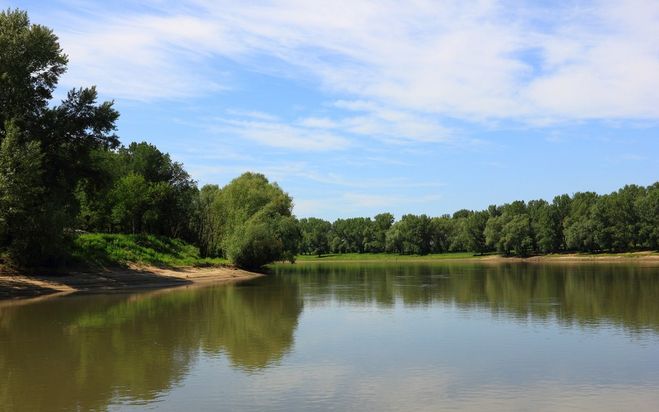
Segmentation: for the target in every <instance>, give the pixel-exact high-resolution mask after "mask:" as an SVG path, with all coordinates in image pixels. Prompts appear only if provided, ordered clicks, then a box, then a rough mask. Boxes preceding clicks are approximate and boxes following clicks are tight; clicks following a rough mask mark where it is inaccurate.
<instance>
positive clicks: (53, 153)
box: [0, 10, 119, 265]
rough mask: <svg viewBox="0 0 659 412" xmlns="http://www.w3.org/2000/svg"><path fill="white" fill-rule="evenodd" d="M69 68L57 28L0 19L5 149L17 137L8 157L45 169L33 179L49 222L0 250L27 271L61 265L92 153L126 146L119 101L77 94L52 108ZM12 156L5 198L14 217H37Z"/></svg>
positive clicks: (18, 14) (21, 16)
mask: <svg viewBox="0 0 659 412" xmlns="http://www.w3.org/2000/svg"><path fill="white" fill-rule="evenodd" d="M66 64H67V57H66V55H65V54H64V53H63V52H62V49H61V48H60V46H59V43H58V39H57V36H55V35H54V34H53V32H52V31H51V30H50V29H47V28H45V27H43V26H40V25H33V24H31V23H30V20H29V18H28V16H27V13H25V12H23V11H19V10H7V11H3V12H0V143H3V141H4V140H5V139H7V138H11V139H15V140H14V141H12V142H10V144H8V145H6V146H5V149H4V150H5V151H6V150H8V148H7V147H8V146H9V147H15V148H16V149H15V150H18V151H25V153H26V154H28V153H29V154H30V155H35V154H36V153H37V151H38V152H39V156H38V157H39V162H34V163H33V164H31V165H29V168H28V170H27V171H26V172H25V173H29V174H30V175H32V176H39V181H40V184H41V186H40V187H41V189H42V191H41V194H40V199H41V202H40V207H41V212H40V213H41V214H40V216H41V217H40V218H38V219H35V220H34V222H33V223H34V224H35V225H37V227H36V229H35V230H29V231H27V230H26V231H25V232H24V233H23V234H22V235H21V236H22V240H21V241H20V242H19V241H18V237H16V236H4V237H3V240H2V242H3V243H2V244H0V248H2V249H5V250H7V251H8V252H9V253H10V258H11V259H12V260H14V261H16V262H18V263H21V264H26V265H37V264H54V263H57V261H58V259H57V256H55V254H54V253H52V252H53V251H54V250H55V249H57V247H56V245H62V244H63V243H64V229H65V228H66V227H71V226H72V223H73V219H74V217H75V215H76V213H77V211H78V203H77V200H76V196H75V192H76V187H77V185H78V183H79V182H80V181H81V180H82V179H83V178H84V177H85V176H88V175H90V173H92V169H93V168H92V167H90V165H91V164H92V162H91V160H90V154H91V153H92V152H93V150H94V149H98V148H108V147H114V146H116V145H117V144H118V140H117V137H116V136H115V135H114V134H113V133H112V132H113V130H114V128H115V121H116V119H117V117H118V116H119V114H118V113H117V112H116V111H115V110H114V109H113V108H112V103H111V102H105V103H101V104H97V103H96V100H97V93H96V89H95V88H93V87H91V88H81V89H76V90H72V91H70V92H69V93H68V95H67V97H66V98H65V99H64V101H62V102H61V103H60V104H59V105H49V103H50V99H51V98H52V92H53V90H54V89H55V87H56V85H57V81H58V79H59V76H60V75H61V74H62V73H64V71H65V70H66ZM10 134H14V135H20V136H19V137H11V136H9V135H10ZM8 156H9V157H8ZM35 156H36V155H35ZM10 157H11V156H10V155H9V154H7V153H5V157H4V162H5V167H3V172H2V173H3V174H4V175H3V176H2V180H3V181H4V184H3V187H2V189H1V190H2V193H0V197H3V198H5V199H13V200H12V202H13V204H14V206H15V209H13V210H19V209H21V210H29V209H30V208H31V207H32V205H31V204H29V202H32V200H31V199H32V197H30V196H23V195H22V194H21V193H15V192H14V191H15V190H17V189H16V188H18V187H21V185H22V183H21V180H23V179H25V176H23V175H19V174H11V173H9V172H8V171H9V170H14V169H17V168H18V169H20V167H18V165H17V164H16V162H15V160H16V159H14V160H12V159H10ZM21 202H27V203H24V204H22V203H21ZM10 213H11V212H10V210H9V209H7V208H3V209H1V210H0V219H1V220H4V221H7V220H8V219H10V218H11V216H10ZM28 245H29V246H28ZM26 248H29V250H28V249H26ZM25 256H30V259H29V261H26V259H25Z"/></svg>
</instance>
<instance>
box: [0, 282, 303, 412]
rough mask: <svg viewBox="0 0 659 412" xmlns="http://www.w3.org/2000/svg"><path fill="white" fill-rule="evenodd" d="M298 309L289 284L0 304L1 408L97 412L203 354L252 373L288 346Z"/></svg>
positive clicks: (173, 377)
mask: <svg viewBox="0 0 659 412" xmlns="http://www.w3.org/2000/svg"><path fill="white" fill-rule="evenodd" d="M301 311H302V302H301V300H300V299H299V296H298V292H297V290H296V288H295V285H291V287H289V288H286V289H285V290H278V291H276V293H273V291H270V290H268V289H264V288H252V287H249V286H248V285H247V286H242V287H236V286H222V287H212V288H204V289H195V288H190V289H186V290H180V289H178V290H176V291H160V292H154V293H144V294H136V295H131V296H119V295H110V296H81V297H73V298H65V299H55V300H46V301H43V302H39V303H35V304H30V305H14V306H5V307H0V345H1V348H2V350H1V351H0V382H1V383H2V384H1V385H0V388H1V389H0V405H2V406H3V407H5V408H7V410H14V411H16V410H76V409H80V410H98V409H101V410H103V409H105V407H106V406H107V403H108V401H109V400H110V399H112V398H124V399H133V400H135V399H137V400H142V401H147V402H148V401H150V400H154V399H156V398H157V397H158V396H159V394H161V393H163V392H164V391H166V390H168V389H170V388H171V387H172V386H174V385H176V384H177V383H178V382H180V380H181V379H182V377H184V376H185V375H186V374H187V373H188V371H189V368H190V365H191V364H192V363H193V362H194V361H195V360H196V359H197V358H198V357H199V356H200V353H203V354H204V355H219V354H224V355H226V356H227V357H228V358H229V359H230V360H231V364H232V365H233V366H234V367H236V368H241V369H243V370H245V371H248V372H249V371H254V370H257V369H259V368H263V367H265V366H266V365H268V364H271V363H273V362H276V361H278V360H279V359H281V358H282V356H284V355H285V354H286V352H287V351H289V350H290V348H291V345H292V344H293V332H294V330H295V327H296V325H297V319H298V316H299V315H300V313H301Z"/></svg>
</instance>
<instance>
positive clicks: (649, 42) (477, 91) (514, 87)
mask: <svg viewBox="0 0 659 412" xmlns="http://www.w3.org/2000/svg"><path fill="white" fill-rule="evenodd" d="M584 4H585V5H586V6H585V7H581V8H574V7H572V8H570V7H564V8H561V7H560V6H557V5H555V4H552V5H550V6H537V5H534V3H533V2H528V3H526V4H524V3H517V2H514V3H510V2H505V1H494V0H483V1H474V2H464V1H457V0H455V1H453V0H450V1H441V2H436V1H425V0H417V1H413V2H398V1H386V0H385V1H382V0H378V1H375V0H372V1H358V2H355V1H347V0H345V1H340V0H337V1H332V2H327V1H307V0H305V1H302V0H274V1H263V2H258V3H245V2H217V1H207V0H189V1H184V2H180V3H179V2H176V3H171V4H169V3H168V4H165V3H163V2H160V1H157V2H151V3H150V5H151V8H150V9H148V10H151V11H150V12H145V11H143V10H142V11H140V12H132V13H130V12H124V13H121V15H119V14H118V13H115V14H114V15H113V14H110V15H99V16H96V17H97V18H96V19H94V20H93V21H90V22H86V23H85V22H82V21H71V22H70V24H69V25H68V26H67V27H66V28H64V30H61V29H59V30H58V33H59V34H60V36H61V38H62V43H63V46H64V47H65V49H66V51H67V52H68V53H69V54H70V55H71V66H70V67H71V72H70V73H69V75H68V77H67V79H66V80H67V83H68V84H71V85H73V84H75V85H78V84H81V83H82V84H85V83H99V85H100V86H101V87H102V89H103V90H104V91H107V92H109V93H110V94H113V95H116V96H117V97H126V98H132V99H157V98H184V97H188V96H193V95H198V94H204V93H208V92H209V91H216V90H222V89H225V88H230V87H232V86H233V85H232V82H231V75H230V74H231V73H230V72H229V70H228V69H227V68H226V67H225V66H224V65H222V63H221V60H217V59H218V58H219V59H230V60H232V61H234V62H237V63H239V64H241V65H243V66H244V67H247V68H248V69H250V70H260V71H265V72H269V73H272V74H275V75H283V76H290V77H292V78H296V77H303V78H306V79H309V78H311V79H315V80H316V81H317V82H318V85H319V86H320V87H322V88H325V89H327V90H330V91H332V92H333V93H334V94H336V93H339V94H341V95H344V96H347V97H348V98H349V99H354V100H360V99H361V100H363V101H365V102H369V103H367V105H368V104H374V106H373V107H374V108H375V109H373V110H368V111H367V113H368V115H367V116H361V117H359V116H357V117H354V118H352V119H351V122H352V123H351V124H348V125H347V126H345V124H344V127H348V129H349V130H350V131H352V132H354V133H364V134H384V131H389V132H390V134H391V135H396V136H400V135H404V136H408V137H409V138H411V139H413V140H423V141H425V140H437V139H439V140H441V139H443V138H445V133H444V132H445V130H442V127H441V126H439V125H437V124H433V122H432V121H429V120H428V119H427V118H426V116H429V115H441V116H450V117H456V118H460V119H467V120H476V121H479V120H487V119H516V120H520V121H524V122H526V121H529V122H536V124H537V122H539V121H542V122H547V121H552V122H556V121H566V120H567V121H571V120H581V119H653V120H657V119H659V94H658V93H656V90H659V42H657V39H658V38H659V3H657V2H656V1H652V0H635V1H632V2H613V1H593V2H585V3H584ZM154 10H156V11H154ZM264 58H265V59H267V61H268V62H269V63H272V64H263V61H264V60H263V59H264ZM371 102H374V103H371ZM346 108H347V106H346ZM352 108H353V109H355V108H356V107H355V106H354V103H353V107H352ZM384 108H387V109H384ZM389 108H390V109H391V110H392V112H391V113H388V112H387V111H386V110H388V109H389ZM360 110H364V107H362V108H361V109H360ZM374 110H375V111H374ZM401 114H402V115H401ZM419 119H421V120H422V121H421V122H417V120H419ZM319 120H320V119H315V122H316V123H315V124H314V123H313V122H314V120H313V119H307V120H306V124H303V126H305V127H321V128H329V127H331V126H332V125H331V124H330V123H325V124H321V123H322V122H321V123H318V121H319ZM331 121H336V119H332V120H331ZM346 122H347V121H346ZM252 126H255V127H256V129H261V130H260V131H259V132H258V133H256V138H257V139H258V140H264V141H268V140H270V139H271V137H270V133H271V132H272V131H273V129H272V128H270V127H264V125H252ZM270 126H272V125H270ZM264 129H265V130H264ZM286 132H287V133H288V134H289V135H293V136H297V137H294V138H292V141H298V140H302V141H304V140H307V139H306V138H305V137H303V136H299V135H298V134H296V133H294V132H293V131H291V130H286ZM296 132H297V131H296ZM325 140H328V141H329V140H331V138H329V137H326V138H325Z"/></svg>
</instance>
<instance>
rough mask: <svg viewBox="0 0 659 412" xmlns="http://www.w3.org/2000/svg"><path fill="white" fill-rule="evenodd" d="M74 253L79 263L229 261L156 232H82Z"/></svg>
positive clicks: (213, 263) (164, 264) (170, 264)
mask: <svg viewBox="0 0 659 412" xmlns="http://www.w3.org/2000/svg"><path fill="white" fill-rule="evenodd" d="M72 255H73V258H74V260H75V263H76V264H79V265H83V266H91V267H107V266H125V265H128V264H138V265H151V266H160V267H185V266H196V267H200V266H216V265H224V264H227V263H228V261H227V260H226V259H219V258H213V259H209V258H202V257H201V256H200V255H199V249H198V248H197V247H196V246H193V245H191V244H189V243H186V242H184V241H182V240H179V239H170V238H166V237H160V236H153V235H122V234H101V233H89V234H82V235H80V236H78V237H77V238H76V239H75V241H74V245H73V251H72Z"/></svg>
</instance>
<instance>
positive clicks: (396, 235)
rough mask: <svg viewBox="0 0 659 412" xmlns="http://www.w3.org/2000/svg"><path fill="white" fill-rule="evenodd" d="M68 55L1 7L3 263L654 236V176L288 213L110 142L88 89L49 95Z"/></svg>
mask: <svg viewBox="0 0 659 412" xmlns="http://www.w3.org/2000/svg"><path fill="white" fill-rule="evenodd" d="M67 63H68V58H67V56H66V55H65V54H64V52H63V50H62V49H61V47H60V45H59V43H58V39H57V36H56V35H55V34H54V33H53V32H52V31H51V30H50V29H48V28H46V27H43V26H40V25H36V24H31V23H30V21H29V18H28V16H27V13H25V12H23V11H19V10H7V11H3V12H1V13H0V126H1V127H0V257H1V258H2V260H4V261H5V262H8V263H11V264H14V265H18V266H57V265H62V264H66V263H67V262H68V259H69V258H70V256H71V252H70V249H71V245H72V242H73V239H75V238H76V236H78V235H79V234H80V233H85V232H100V233H130V234H148V235H157V236H163V237H171V238H178V239H182V240H185V241H187V242H190V243H193V244H194V245H196V246H197V247H198V248H199V250H200V252H201V254H202V255H203V256H206V257H216V256H222V257H226V258H228V259H229V260H230V261H232V262H233V263H234V264H236V265H238V266H242V267H248V268H250V267H259V266H262V265H264V264H267V263H269V262H273V261H277V260H284V259H287V260H293V259H294V257H295V255H296V254H297V253H298V252H302V253H306V254H318V255H320V254H324V253H349V252H355V253H363V252H371V253H372V252H376V253H377V252H390V253H400V254H421V255H423V254H428V253H443V252H453V251H470V252H475V253H478V254H482V253H485V252H494V251H496V252H499V253H502V254H506V255H520V256H526V255H529V254H536V253H550V252H563V251H583V252H596V251H616V252H619V251H630V250H640V249H655V250H656V249H657V247H658V245H659V183H655V184H654V185H652V186H649V187H640V186H635V185H629V186H625V187H624V188H622V189H620V190H619V191H617V192H614V193H611V194H608V195H603V196H600V195H597V194H595V193H592V192H585V193H576V194H574V195H573V196H569V195H561V196H557V197H555V198H554V199H553V201H552V202H551V203H549V202H547V201H544V200H534V201H530V202H523V201H515V202H513V203H510V204H505V205H502V206H490V207H489V208H488V209H487V210H483V211H469V210H460V211H458V212H456V213H454V214H453V215H450V216H449V215H444V216H441V217H428V216H426V215H418V216H417V215H411V214H409V215H404V216H402V218H401V219H400V220H399V221H395V220H394V216H393V215H392V214H390V213H382V214H379V215H377V216H375V217H374V218H373V219H371V218H351V219H338V220H336V221H335V222H333V223H330V222H328V221H324V220H322V219H316V218H305V219H301V220H299V221H298V220H297V219H296V218H295V217H294V216H293V214H292V209H293V201H292V199H291V197H290V196H289V195H288V194H286V193H285V192H284V191H283V190H282V189H281V188H280V187H279V186H278V185H277V184H275V183H271V182H269V181H268V179H267V178H266V177H265V176H263V175H261V174H255V173H245V174H243V175H242V176H240V177H238V178H236V179H234V180H233V181H231V182H230V183H229V184H227V185H226V186H224V187H220V186H218V185H206V186H204V187H202V188H200V189H199V188H198V187H197V183H196V182H195V181H194V180H192V178H191V177H190V175H189V174H188V173H187V172H186V171H185V169H184V167H183V165H181V164H180V163H177V162H175V161H173V160H172V159H171V158H170V156H169V155H168V154H167V153H163V152H162V151H160V150H159V149H158V148H157V147H155V146H153V145H151V144H149V143H147V142H141V143H140V142H134V143H130V144H128V145H122V144H121V143H120V141H119V138H118V136H117V135H116V134H115V130H116V121H117V119H118V117H119V113H118V112H117V111H116V110H115V108H114V107H113V102H98V97H97V92H96V89H95V88H94V87H88V88H85V87H81V88H79V89H74V90H71V91H69V93H68V95H67V97H66V98H65V99H64V100H63V101H62V102H60V103H59V104H55V103H53V102H52V94H53V92H54V90H55V88H56V86H57V83H58V79H59V78H60V76H61V75H62V74H63V73H64V72H65V71H66V67H67Z"/></svg>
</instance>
